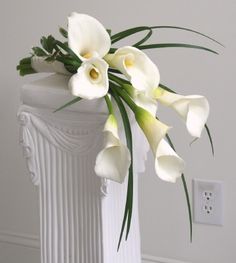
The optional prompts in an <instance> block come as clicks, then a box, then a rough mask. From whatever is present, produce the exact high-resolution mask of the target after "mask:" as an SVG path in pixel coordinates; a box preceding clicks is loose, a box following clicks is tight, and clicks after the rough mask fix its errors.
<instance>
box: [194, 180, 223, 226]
mask: <svg viewBox="0 0 236 263" xmlns="http://www.w3.org/2000/svg"><path fill="white" fill-rule="evenodd" d="M222 185H223V184H222V182H219V181H206V180H199V179H194V180H193V214H194V222H196V223H202V224H210V225H223V189H222V188H223V186H222Z"/></svg>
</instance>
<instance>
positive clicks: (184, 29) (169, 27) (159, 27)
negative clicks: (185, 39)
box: [150, 26, 225, 47]
mask: <svg viewBox="0 0 236 263" xmlns="http://www.w3.org/2000/svg"><path fill="white" fill-rule="evenodd" d="M150 28H151V29H178V30H183V31H188V32H191V33H195V34H197V35H200V36H203V37H205V38H207V39H209V40H211V41H213V42H215V43H217V44H219V45H220V46H222V47H225V46H224V45H223V44H221V43H220V42H219V41H217V40H215V39H214V38H212V37H210V36H208V35H205V34H203V33H201V32H198V31H196V30H193V29H190V28H186V27H179V26H151V27H150Z"/></svg>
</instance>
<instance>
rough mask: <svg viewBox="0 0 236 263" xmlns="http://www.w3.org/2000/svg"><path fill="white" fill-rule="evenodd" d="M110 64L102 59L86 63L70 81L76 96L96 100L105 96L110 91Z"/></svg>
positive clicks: (70, 86) (70, 87)
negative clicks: (108, 72)
mask: <svg viewBox="0 0 236 263" xmlns="http://www.w3.org/2000/svg"><path fill="white" fill-rule="evenodd" d="M107 71H108V64H107V63H106V61H105V60H103V59H100V58H92V59H89V60H87V61H84V62H83V63H82V65H81V66H80V67H79V68H78V71H77V73H76V74H74V75H73V76H72V77H71V78H70V81H69V89H70V90H71V93H72V94H73V95H74V96H77V97H81V98H83V99H88V100H91V99H96V98H101V97H103V96H105V95H106V94H107V92H108V89H109V80H108V75H107Z"/></svg>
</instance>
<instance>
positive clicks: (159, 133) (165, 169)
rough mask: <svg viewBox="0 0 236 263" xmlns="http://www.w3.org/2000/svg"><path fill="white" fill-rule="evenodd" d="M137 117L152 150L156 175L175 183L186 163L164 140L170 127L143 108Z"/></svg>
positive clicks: (137, 113)
mask: <svg viewBox="0 0 236 263" xmlns="http://www.w3.org/2000/svg"><path fill="white" fill-rule="evenodd" d="M135 117H136V120H137V122H138V124H139V126H140V128H141V129H142V130H143V132H144V134H145V136H146V138H147V140H148V142H149V145H150V148H151V149H152V152H153V155H154V158H155V171H156V174H157V175H158V176H159V177H160V178H161V179H162V180H164V181H167V182H175V181H176V179H177V178H178V177H180V176H181V174H182V172H183V169H184V161H183V160H182V159H181V158H180V157H179V156H178V155H177V154H176V153H175V151H174V150H173V149H172V148H171V147H170V145H169V144H168V143H167V142H166V141H165V140H164V139H163V138H164V137H165V135H166V133H167V131H168V130H169V129H170V127H168V126H167V125H165V124H164V123H162V122H160V121H159V120H157V119H156V118H155V117H153V116H152V115H151V114H150V113H149V112H148V111H146V110H144V109H142V108H139V110H138V111H137V112H136V114H135Z"/></svg>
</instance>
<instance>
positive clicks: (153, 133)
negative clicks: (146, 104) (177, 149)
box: [135, 107, 170, 155]
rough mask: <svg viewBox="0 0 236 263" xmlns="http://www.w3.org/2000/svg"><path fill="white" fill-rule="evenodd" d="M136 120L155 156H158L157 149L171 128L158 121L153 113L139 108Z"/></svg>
mask: <svg viewBox="0 0 236 263" xmlns="http://www.w3.org/2000/svg"><path fill="white" fill-rule="evenodd" d="M135 118H136V121H137V123H138V125H139V126H140V128H141V129H142V130H143V133H144V134H145V136H146V138H147V140H148V142H149V145H150V147H151V149H152V151H153V153H154V155H156V149H157V148H158V145H159V143H160V141H161V140H162V139H163V138H164V137H165V135H166V133H167V132H168V130H169V129H170V127H169V126H167V125H166V124H164V123H162V122H161V121H159V120H157V119H156V118H155V117H153V116H152V114H151V113H149V112H148V111H146V110H145V109H143V108H140V107H138V108H137V110H136V112H135Z"/></svg>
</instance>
